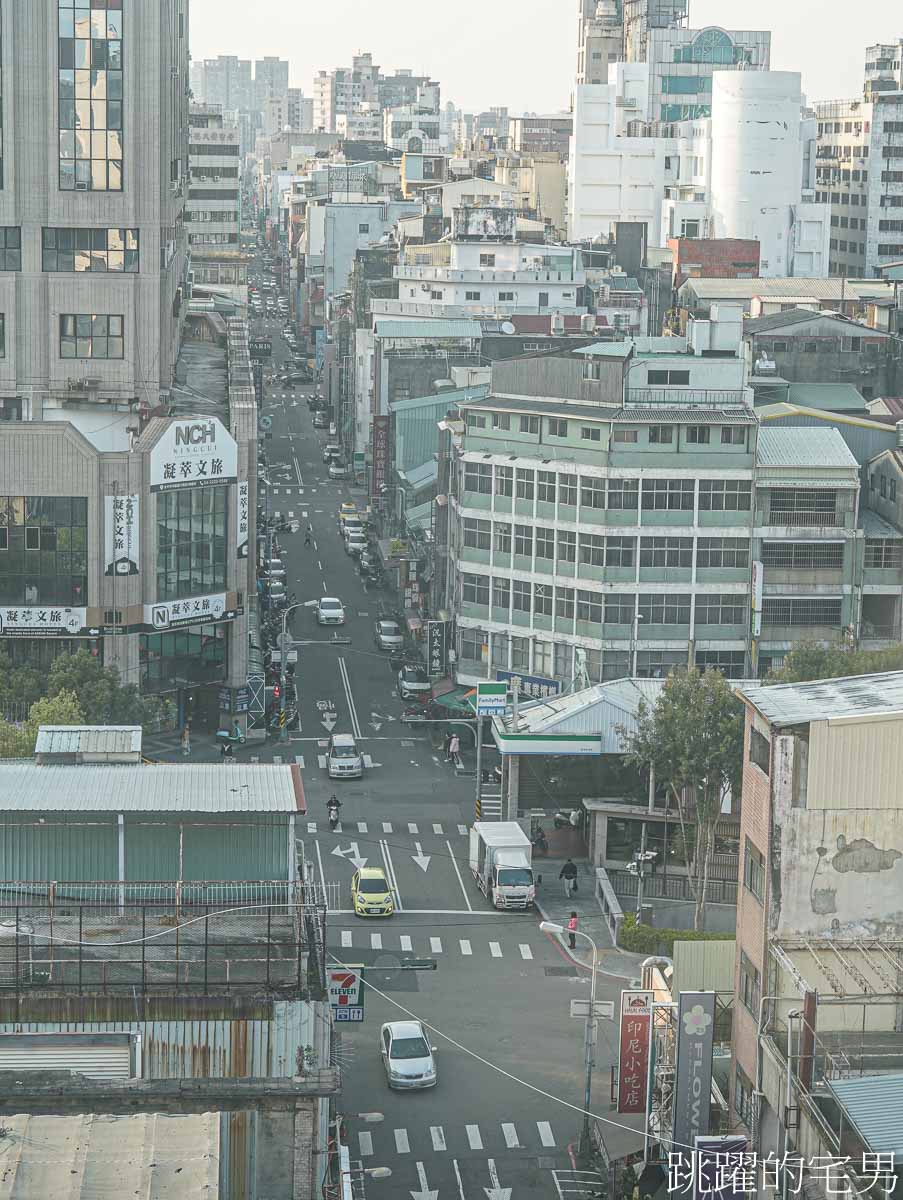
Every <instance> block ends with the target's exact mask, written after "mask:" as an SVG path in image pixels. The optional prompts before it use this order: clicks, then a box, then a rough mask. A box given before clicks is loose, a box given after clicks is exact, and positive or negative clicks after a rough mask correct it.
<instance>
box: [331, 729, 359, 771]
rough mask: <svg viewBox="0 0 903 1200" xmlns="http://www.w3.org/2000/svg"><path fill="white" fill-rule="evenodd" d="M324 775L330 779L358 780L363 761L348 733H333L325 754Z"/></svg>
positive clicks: (355, 743)
mask: <svg viewBox="0 0 903 1200" xmlns="http://www.w3.org/2000/svg"><path fill="white" fill-rule="evenodd" d="M326 773H327V774H328V775H329V778H330V779H360V778H361V777H362V775H363V774H364V759H363V756H362V755H361V752H360V750H358V748H357V742H355V740H354V738H353V737H352V736H351V734H350V733H334V734H333V735H332V737H331V738H330V739H329V749H328V750H327V752H326Z"/></svg>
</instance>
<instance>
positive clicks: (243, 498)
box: [235, 479, 251, 558]
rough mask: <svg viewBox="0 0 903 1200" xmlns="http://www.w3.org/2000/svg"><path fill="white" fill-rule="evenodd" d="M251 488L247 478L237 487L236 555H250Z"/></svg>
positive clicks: (238, 556)
mask: <svg viewBox="0 0 903 1200" xmlns="http://www.w3.org/2000/svg"><path fill="white" fill-rule="evenodd" d="M250 504H251V490H250V487H249V485H248V481H247V479H240V480H239V481H238V486H237V487H236V489H235V557H236V558H247V557H248V529H249V527H250V511H251V509H250Z"/></svg>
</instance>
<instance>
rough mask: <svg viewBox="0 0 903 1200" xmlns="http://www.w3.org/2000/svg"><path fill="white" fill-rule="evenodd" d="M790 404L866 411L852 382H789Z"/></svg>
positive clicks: (839, 410)
mask: <svg viewBox="0 0 903 1200" xmlns="http://www.w3.org/2000/svg"><path fill="white" fill-rule="evenodd" d="M787 399H788V401H789V402H790V403H791V404H801V405H804V406H805V407H807V408H824V409H828V410H829V411H837V412H860V413H863V414H864V413H866V412H867V411H868V410H867V409H866V407H865V397H864V396H863V395H862V393H861V392H860V391H859V390H858V389H857V388H855V387H853V385H852V383H791V385H790V391H789V393H788V397H787Z"/></svg>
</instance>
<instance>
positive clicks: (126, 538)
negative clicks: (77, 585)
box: [103, 495, 141, 575]
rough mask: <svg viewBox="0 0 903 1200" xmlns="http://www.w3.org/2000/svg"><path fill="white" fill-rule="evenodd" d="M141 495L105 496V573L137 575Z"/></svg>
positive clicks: (138, 567)
mask: <svg viewBox="0 0 903 1200" xmlns="http://www.w3.org/2000/svg"><path fill="white" fill-rule="evenodd" d="M140 504H141V501H140V498H139V497H138V496H134V495H130V496H119V495H116V496H104V518H103V524H104V530H103V532H104V569H103V573H104V575H137V574H138V572H139V569H140V564H139V553H138V551H139V536H140V525H139V515H140V511H141V510H140Z"/></svg>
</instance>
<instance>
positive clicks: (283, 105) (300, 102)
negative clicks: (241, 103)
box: [263, 88, 314, 137]
mask: <svg viewBox="0 0 903 1200" xmlns="http://www.w3.org/2000/svg"><path fill="white" fill-rule="evenodd" d="M313 127H314V102H313V97H311V96H305V95H304V92H303V91H302V90H301V88H289V89H288V90H287V91H286V92H285V94H284V95H281V96H269V97H268V98H267V100H266V102H265V103H264V106H263V129H264V133H265V134H266V135H267V136H268V137H279V135H280V134H282V133H284V131H285V130H286V129H288V130H290V131H291V132H292V133H308V132H310V131H311V130H312V129H313Z"/></svg>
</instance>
